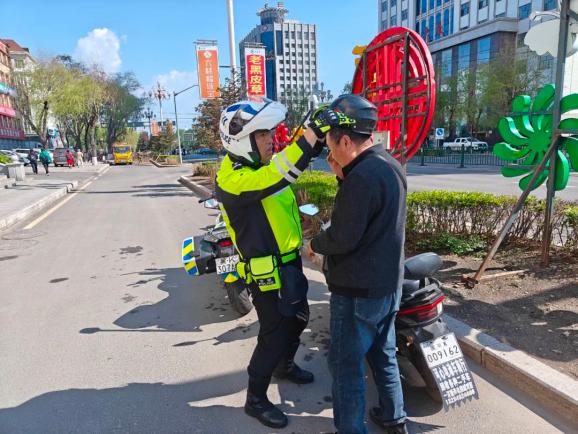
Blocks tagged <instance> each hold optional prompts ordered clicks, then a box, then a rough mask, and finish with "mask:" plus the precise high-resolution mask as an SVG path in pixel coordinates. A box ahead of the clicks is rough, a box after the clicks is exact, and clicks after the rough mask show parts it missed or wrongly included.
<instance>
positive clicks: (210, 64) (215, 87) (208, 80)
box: [197, 46, 219, 99]
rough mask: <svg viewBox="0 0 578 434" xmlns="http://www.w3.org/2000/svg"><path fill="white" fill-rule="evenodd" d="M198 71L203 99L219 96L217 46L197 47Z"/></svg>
mask: <svg viewBox="0 0 578 434" xmlns="http://www.w3.org/2000/svg"><path fill="white" fill-rule="evenodd" d="M197 72H198V75H199V89H200V93H201V98H202V99H211V98H218V97H219V55H218V51H217V47H215V46H198V47H197Z"/></svg>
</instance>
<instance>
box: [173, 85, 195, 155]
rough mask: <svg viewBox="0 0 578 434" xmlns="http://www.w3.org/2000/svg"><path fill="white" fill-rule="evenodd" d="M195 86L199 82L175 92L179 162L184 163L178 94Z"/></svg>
mask: <svg viewBox="0 0 578 434" xmlns="http://www.w3.org/2000/svg"><path fill="white" fill-rule="evenodd" d="M193 87H199V85H198V84H193V85H192V86H189V87H187V88H186V89H183V90H180V91H178V92H173V102H174V104H175V124H176V127H177V143H178V145H179V162H180V164H183V152H182V150H181V134H180V133H179V116H178V113H177V95H180V94H181V93H183V92H185V91H187V90H189V89H192V88H193Z"/></svg>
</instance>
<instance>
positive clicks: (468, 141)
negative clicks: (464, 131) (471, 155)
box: [443, 137, 488, 151]
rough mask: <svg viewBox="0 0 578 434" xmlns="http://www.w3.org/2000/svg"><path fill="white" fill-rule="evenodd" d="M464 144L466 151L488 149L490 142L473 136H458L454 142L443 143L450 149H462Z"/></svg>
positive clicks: (445, 147)
mask: <svg viewBox="0 0 578 434" xmlns="http://www.w3.org/2000/svg"><path fill="white" fill-rule="evenodd" d="M462 146H463V147H464V149H465V150H466V151H487V150H488V144H487V143H486V142H482V141H480V140H478V139H473V138H471V137H458V138H457V139H455V140H454V141H453V142H445V143H444V145H443V147H444V149H450V150H452V151H461V149H462Z"/></svg>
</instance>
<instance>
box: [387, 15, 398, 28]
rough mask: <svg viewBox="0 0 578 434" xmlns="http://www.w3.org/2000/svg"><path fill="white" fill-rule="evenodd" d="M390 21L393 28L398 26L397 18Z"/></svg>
mask: <svg viewBox="0 0 578 434" xmlns="http://www.w3.org/2000/svg"><path fill="white" fill-rule="evenodd" d="M389 21H390V23H391V27H395V26H397V16H393V17H391V19H390V20H389Z"/></svg>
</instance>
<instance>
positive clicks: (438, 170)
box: [312, 157, 578, 202]
mask: <svg viewBox="0 0 578 434" xmlns="http://www.w3.org/2000/svg"><path fill="white" fill-rule="evenodd" d="M312 167H313V168H314V169H316V170H323V171H327V172H329V171H330V170H331V169H330V168H329V165H328V164H327V162H326V161H325V160H324V159H323V158H319V159H318V160H316V161H315V162H314V163H313V165H312ZM407 177H408V183H407V186H408V189H409V190H410V191H422V190H450V191H481V192H484V193H492V194H498V195H513V196H520V195H521V194H522V190H520V187H519V186H518V182H519V181H520V178H505V177H504V176H502V174H501V173H500V167H498V166H475V165H468V166H466V167H465V168H463V169H460V168H459V167H458V165H456V164H431V163H427V164H426V165H425V166H420V164H419V158H417V157H416V158H415V159H414V160H412V161H411V162H410V163H409V164H408V165H407ZM531 194H532V195H534V196H536V197H537V198H540V199H543V198H545V197H546V183H544V184H543V185H541V186H540V187H538V188H537V189H536V190H534V191H533V192H532V193H531ZM556 197H557V198H560V199H564V200H569V201H577V202H578V173H576V172H570V180H569V182H568V186H567V187H566V189H565V190H562V191H559V192H556Z"/></svg>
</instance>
